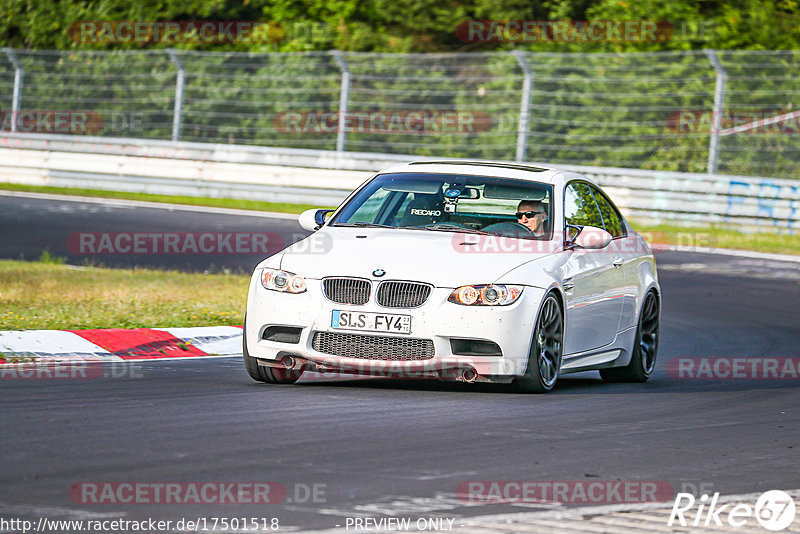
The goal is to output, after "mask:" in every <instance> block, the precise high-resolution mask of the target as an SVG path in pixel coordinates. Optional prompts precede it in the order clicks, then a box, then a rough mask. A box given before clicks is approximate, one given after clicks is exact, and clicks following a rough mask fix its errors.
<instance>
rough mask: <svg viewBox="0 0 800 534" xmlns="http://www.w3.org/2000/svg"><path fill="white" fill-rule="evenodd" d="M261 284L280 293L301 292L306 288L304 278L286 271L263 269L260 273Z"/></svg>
mask: <svg viewBox="0 0 800 534" xmlns="http://www.w3.org/2000/svg"><path fill="white" fill-rule="evenodd" d="M261 285H262V286H264V287H265V288H267V289H271V290H272V291H280V292H282V293H303V292H305V290H306V279H305V278H303V277H302V276H300V275H299V274H294V273H290V272H287V271H279V270H278V269H264V272H263V273H261Z"/></svg>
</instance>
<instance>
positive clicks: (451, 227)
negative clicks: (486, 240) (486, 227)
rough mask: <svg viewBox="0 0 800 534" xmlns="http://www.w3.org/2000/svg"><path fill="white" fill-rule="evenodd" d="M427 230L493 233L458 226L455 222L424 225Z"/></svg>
mask: <svg viewBox="0 0 800 534" xmlns="http://www.w3.org/2000/svg"><path fill="white" fill-rule="evenodd" d="M421 228H424V229H425V230H432V231H434V232H436V231H445V232H461V233H465V234H480V235H492V234H490V233H489V232H484V231H483V230H475V229H474V228H465V227H463V226H457V225H455V224H445V223H441V224H432V225H430V226H422V227H421Z"/></svg>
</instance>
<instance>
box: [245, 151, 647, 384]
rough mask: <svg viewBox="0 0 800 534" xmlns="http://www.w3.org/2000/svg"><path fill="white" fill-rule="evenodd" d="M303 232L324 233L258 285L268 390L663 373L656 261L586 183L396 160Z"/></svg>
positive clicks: (257, 327) (521, 171) (319, 213)
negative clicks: (320, 379) (340, 381)
mask: <svg viewBox="0 0 800 534" xmlns="http://www.w3.org/2000/svg"><path fill="white" fill-rule="evenodd" d="M300 224H301V226H303V228H305V229H307V230H311V231H313V232H314V233H312V234H311V235H310V236H308V237H307V238H306V239H304V240H302V241H299V242H297V243H295V244H293V245H292V246H289V247H288V248H286V249H284V250H283V251H281V252H279V253H278V254H275V255H274V256H271V257H269V258H267V259H265V260H264V261H262V262H261V263H260V264H259V265H258V266H257V267H256V269H255V271H254V273H253V277H252V280H251V282H250V288H249V294H248V299H247V315H246V318H245V326H244V344H243V345H244V346H243V353H244V363H245V367H246V368H247V371H248V373H249V374H250V376H251V377H252V378H253V379H255V380H258V381H261V382H269V383H278V384H286V383H293V382H295V381H296V380H297V379H298V378H299V377H300V376H301V375H302V374H303V373H304V372H306V371H313V372H317V373H353V374H365V375H376V376H386V377H392V378H427V377H436V378H439V379H443V380H458V381H465V382H501V383H511V384H513V386H514V387H516V388H517V389H519V390H520V391H528V392H539V393H542V392H547V391H550V390H551V389H553V387H554V385H555V383H556V380H557V378H558V376H560V375H563V374H567V373H573V372H577V371H587V370H599V371H600V374H601V375H602V378H603V379H604V380H606V381H613V382H616V381H629V382H644V381H646V380H647V379H648V378H649V377H650V375H651V373H652V372H653V368H654V366H655V362H656V354H657V351H658V337H659V336H658V334H659V316H660V311H661V292H660V288H659V285H658V278H657V274H656V266H655V260H654V258H653V254H652V251H651V249H650V247H649V246H648V245H647V243H646V242H645V240H644V239H643V238H642V237H641V236H640V235H639V234H637V233H636V232H635V231H634V230H633V228H632V227H631V226H630V224H628V222H627V221H626V220H625V218H624V217H623V216H622V215H621V214H620V212H619V210H618V209H617V208H616V207H615V206H614V204H613V202H611V200H610V199H609V197H608V196H607V195H606V194H605V193H604V192H603V191H602V190H601V189H600V187H599V186H598V185H597V184H596V183H594V182H593V181H592V180H590V179H588V178H586V177H584V176H581V175H580V174H576V173H573V172H566V171H561V170H558V169H551V168H544V167H533V166H526V165H519V164H512V163H501V162H496V163H494V162H477V161H476V162H473V161H441V162H436V161H419V162H413V163H406V164H398V165H392V166H390V167H388V168H385V169H383V170H382V171H380V172H379V173H378V174H376V175H375V176H373V177H372V178H371V179H370V180H368V181H367V182H366V183H364V184H363V185H362V186H360V187H359V188H358V189H357V190H356V191H354V192H353V193H352V194H351V195H350V196H349V197H348V198H347V199H346V200H345V201H344V202H343V203H342V205H341V206H339V208H338V209H336V210H309V211H306V212H304V213H303V214H301V215H300ZM315 376H316V375H315ZM323 376H324V375H323Z"/></svg>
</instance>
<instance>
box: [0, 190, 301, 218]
mask: <svg viewBox="0 0 800 534" xmlns="http://www.w3.org/2000/svg"><path fill="white" fill-rule="evenodd" d="M0 196H6V197H22V198H36V199H40V200H58V201H63V202H88V203H92V204H103V205H106V206H116V207H121V208H153V209H162V210H168V211H194V212H200V213H214V214H219V215H242V216H245V217H261V218H266V219H285V220H292V221H296V220H297V215H293V214H291V213H277V212H274V211H255V210H240V209H235V208H215V207H211V206H192V205H189V204H169V203H167V202H148V201H146V200H124V199H121V198H100V197H80V196H74V195H57V194H54V193H32V192H27V191H3V190H0ZM198 198H202V197H198Z"/></svg>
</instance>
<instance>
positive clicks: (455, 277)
mask: <svg viewBox="0 0 800 534" xmlns="http://www.w3.org/2000/svg"><path fill="white" fill-rule="evenodd" d="M554 247H555V245H554V244H553V243H550V242H541V241H534V240H525V239H513V238H505V237H497V236H484V235H478V234H463V233H451V232H440V231H426V230H402V229H378V228H336V227H325V228H323V229H321V230H319V231H317V232H315V233H314V234H312V235H310V236H308V237H307V238H306V239H304V240H302V241H299V242H297V243H295V244H294V245H292V246H290V247H288V248H287V249H285V250H284V255H283V257H282V259H281V264H280V268H281V269H283V270H286V271H290V272H293V273H296V274H300V275H302V276H305V277H306V278H311V279H320V278H324V277H327V276H353V277H361V278H370V279H377V278H376V276H375V275H373V274H372V273H373V271H375V270H376V269H382V270H383V271H385V275H384V276H383V279H385V280H416V281H422V282H428V283H431V284H433V285H435V286H437V287H458V286H460V285H464V284H480V283H484V284H485V283H492V282H495V281H497V280H498V278H500V277H501V276H502V275H503V274H505V273H507V272H509V271H511V270H512V269H515V268H517V267H519V266H520V265H522V264H525V263H528V262H530V261H534V260H537V259H539V258H542V257H546V256H550V255H552V254H553V252H555V251H554V250H552V249H553V248H554ZM504 282H506V283H524V281H523V280H504Z"/></svg>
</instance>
